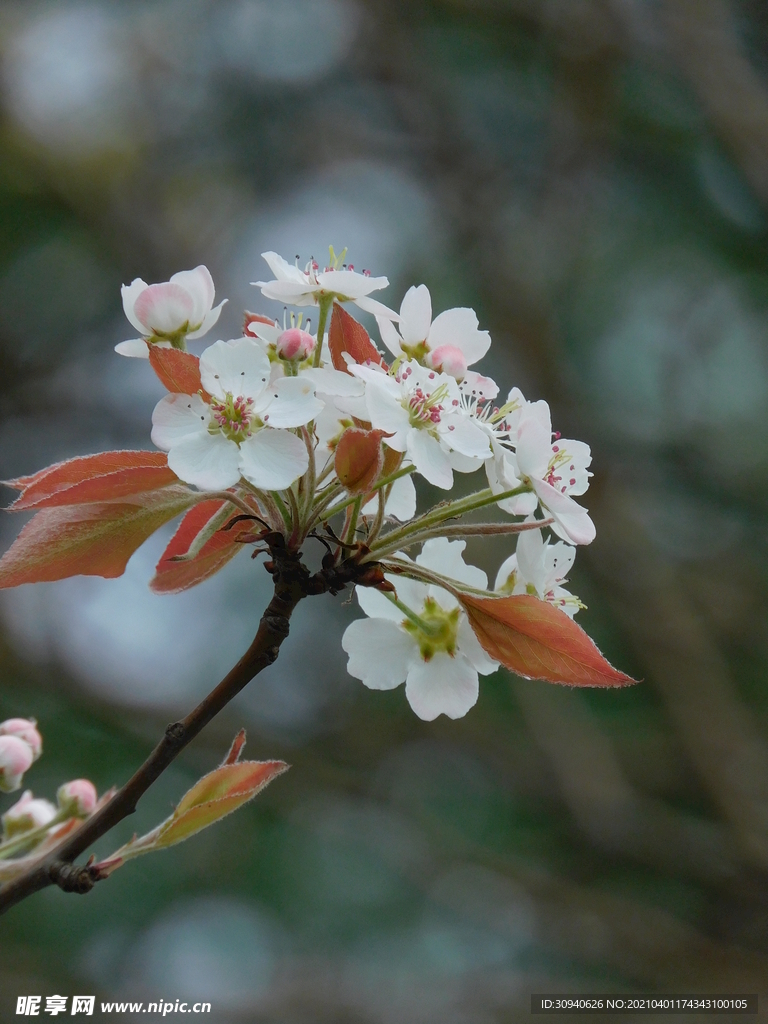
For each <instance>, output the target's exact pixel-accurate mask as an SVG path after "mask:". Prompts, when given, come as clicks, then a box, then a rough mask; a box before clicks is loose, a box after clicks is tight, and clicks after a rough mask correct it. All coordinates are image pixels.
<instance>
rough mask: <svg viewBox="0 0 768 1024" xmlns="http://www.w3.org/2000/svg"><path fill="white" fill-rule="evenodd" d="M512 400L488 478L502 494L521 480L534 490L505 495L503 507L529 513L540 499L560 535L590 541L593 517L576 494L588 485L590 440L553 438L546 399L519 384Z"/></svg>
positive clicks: (575, 541)
mask: <svg viewBox="0 0 768 1024" xmlns="http://www.w3.org/2000/svg"><path fill="white" fill-rule="evenodd" d="M507 406H512V409H511V410H510V411H509V412H508V413H507V414H506V417H505V420H504V421H503V422H502V423H501V424H499V425H498V426H497V427H496V428H495V433H496V436H495V438H494V439H493V440H492V442H491V446H492V448H493V458H491V459H489V460H488V462H486V464H485V465H486V473H487V475H488V483H489V484H490V486H491V489H492V490H493V491H494V492H495V493H497V494H500V493H502V491H507V490H512V489H513V488H515V487H518V486H520V485H521V484H527V485H528V486H529V487H532V488H533V493H528V494H521V495H519V496H517V497H515V498H511V499H505V500H504V501H501V502H499V505H500V507H501V508H502V509H504V510H505V511H507V512H510V513H512V514H513V515H529V514H530V513H531V512H533V511H534V509H535V508H536V506H537V505H538V504H541V507H542V508H543V509H545V510H546V511H547V512H548V513H549V514H550V515H551V516H552V517H553V519H554V520H555V521H554V523H553V525H552V529H553V530H554V531H555V533H556V534H557V535H558V536H559V537H562V538H563V539H564V540H567V541H570V542H571V543H572V544H590V543H591V542H592V541H593V540H594V539H595V526H594V523H593V522H592V520H591V519H590V518H589V514H588V513H587V510H586V509H584V508H582V506H581V505H579V504H578V503H577V502H575V501H574V500H573V497H572V495H579V494H583V493H584V492H585V491H586V490H587V488H588V487H589V477H590V474H589V473H588V471H587V467H588V466H589V464H590V462H591V461H592V456H591V453H590V450H589V445H587V444H584V442H583V441H574V440H568V439H563V438H560V436H559V435H557V436H556V437H555V439H554V440H553V435H552V421H551V418H550V412H549V406H548V405H547V403H546V402H543V401H539V402H526V401H525V399H524V398H523V396H522V394H521V393H520V391H518V389H517V388H515V389H514V390H513V391H511V392H510V394H509V400H508V402H507ZM505 408H506V407H505ZM507 445H510V446H511V447H513V448H514V453H513V452H511V451H510V450H509V449H508V448H507V447H506V446H507Z"/></svg>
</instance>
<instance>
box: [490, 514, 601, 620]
mask: <svg viewBox="0 0 768 1024" xmlns="http://www.w3.org/2000/svg"><path fill="white" fill-rule="evenodd" d="M526 522H532V518H531V517H529V518H528V519H527V520H526ZM575 557H576V549H575V548H573V547H571V545H570V544H564V543H563V542H562V541H558V542H557V543H556V544H550V543H549V540H548V539H547V541H546V542H545V541H544V539H543V537H542V535H541V530H528V531H527V532H525V533H521V534H520V536H519V537H518V539H517V551H516V552H515V554H514V555H510V557H509V558H508V559H507V560H506V561H505V562H503V563H502V565H501V567H500V569H499V572H498V575H497V576H496V585H495V589H496V590H499V591H502V592H503V593H506V594H532V595H533V596H535V597H538V598H540V599H541V600H542V601H549V603H550V604H553V605H555V606H556V607H558V608H560V609H562V611H564V612H565V614H566V615H569V616H570V617H571V618H573V616H574V615H575V614H576V612H577V611H578V610H579V608H582V607H583V605H582V604H581V602H580V601H579V599H578V598H577V597H574V596H573V594H571V593H569V591H567V590H565V589H564V588H563V587H562V586H561V584H562V583H564V582H565V577H566V576H567V575H568V572H569V571H570V569H571V566H572V565H573V561H574V559H575Z"/></svg>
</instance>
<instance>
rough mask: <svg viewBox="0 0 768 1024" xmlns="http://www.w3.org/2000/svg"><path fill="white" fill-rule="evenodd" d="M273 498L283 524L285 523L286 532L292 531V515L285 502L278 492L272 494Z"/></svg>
mask: <svg viewBox="0 0 768 1024" xmlns="http://www.w3.org/2000/svg"><path fill="white" fill-rule="evenodd" d="M272 498H273V500H274V502H275V504H276V505H277V509H278V511H279V513H280V515H281V516H282V518H283V522H284V523H285V528H286V530H290V529H291V513H290V512H289V511H288V509H287V508H286V507H285V502H284V501H283V499H282V498H281V497H280V495H279V494H278V493H277V491H273V492H272Z"/></svg>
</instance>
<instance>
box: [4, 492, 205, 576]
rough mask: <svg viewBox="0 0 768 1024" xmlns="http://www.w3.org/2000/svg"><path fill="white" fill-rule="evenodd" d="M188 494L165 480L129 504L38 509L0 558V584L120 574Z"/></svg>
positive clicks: (181, 506) (182, 505) (182, 507)
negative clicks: (129, 560) (160, 486)
mask: <svg viewBox="0 0 768 1024" xmlns="http://www.w3.org/2000/svg"><path fill="white" fill-rule="evenodd" d="M139 497H140V498H141V502H139V501H138V498H139ZM194 500H195V496H194V494H192V493H191V492H190V491H188V490H187V489H186V487H182V486H180V485H173V484H171V485H169V486H167V487H163V488H160V489H159V490H156V491H150V492H148V493H147V494H143V495H136V500H135V501H133V502H131V503H130V504H129V503H128V502H102V503H94V504H92V505H71V506H68V507H66V508H44V509H41V510H40V511H39V512H37V513H36V515H35V516H33V518H32V519H31V520H30V521H29V522H28V523H27V524H26V526H25V527H24V529H23V530H22V531H21V533H20V534H19V536H18V537H17V538H16V540H15V541H14V542H13V544H12V545H11V547H10V549H9V550H8V551H6V553H5V554H4V555H3V557H2V559H0V589H5V588H8V587H18V586H19V585H20V584H22V583H40V582H43V581H51V580H63V579H66V578H67V577H69V576H104V577H105V578H107V579H111V578H114V577H115V576H121V575H122V574H123V573H124V572H125V567H126V565H127V564H128V559H129V558H130V557H131V555H132V554H133V552H134V551H136V549H137V548H139V547H140V546H141V545H142V544H143V543H144V541H145V540H146V539H147V537H149V536H151V534H153V533H154V532H155V530H157V529H159V527H161V526H162V525H163V524H164V523H167V522H168V521H169V520H171V519H173V518H174V517H175V516H177V515H179V513H181V512H184V511H185V510H186V509H188V508H189V506H190V505H191V504H192V503H193V502H194Z"/></svg>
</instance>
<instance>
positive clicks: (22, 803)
mask: <svg viewBox="0 0 768 1024" xmlns="http://www.w3.org/2000/svg"><path fill="white" fill-rule="evenodd" d="M57 814H58V811H57V810H56V808H55V807H54V806H53V804H52V803H51V802H50V800H42V799H37V800H36V799H35V798H34V796H33V795H32V790H31V789H28V790H27V791H26V792H25V793H24V795H23V796H22V797H21V799H20V800H18V801H17V802H16V803H15V804H14V805H13V807H9V808H8V810H7V811H6V812H5V814H4V815H3V817H2V822H3V835H5V836H6V837H9V836H15V835H19V834H20V833H22V832H30V831H31V830H32V829H33V828H40V827H41V826H43V825H47V824H48V822H50V821H53V819H54V818H55V817H56V815H57Z"/></svg>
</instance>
